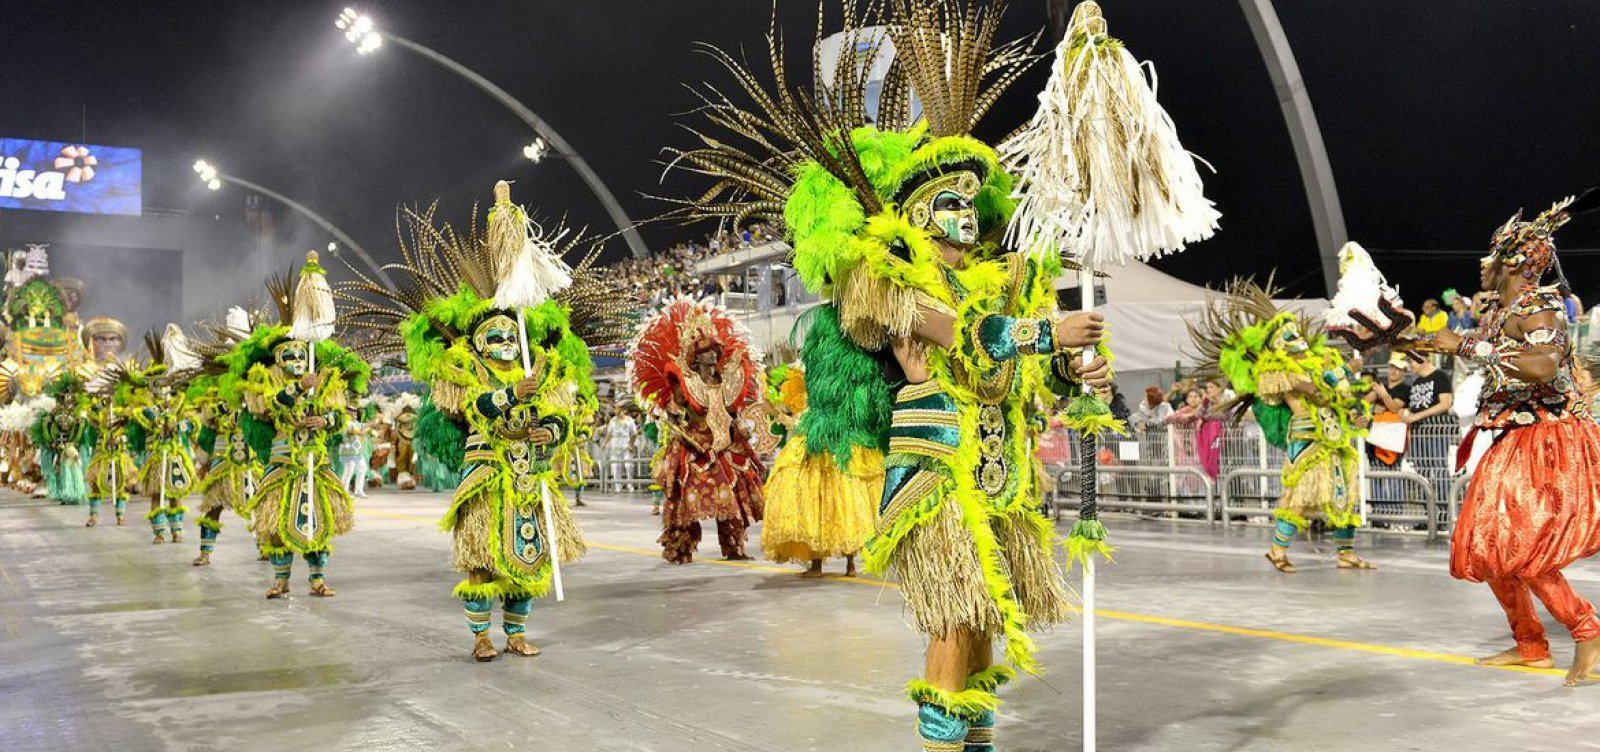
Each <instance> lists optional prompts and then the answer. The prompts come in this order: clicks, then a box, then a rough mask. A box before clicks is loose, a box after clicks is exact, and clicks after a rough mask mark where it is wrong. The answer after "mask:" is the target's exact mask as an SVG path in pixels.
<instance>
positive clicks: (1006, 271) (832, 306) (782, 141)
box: [636, 3, 1108, 752]
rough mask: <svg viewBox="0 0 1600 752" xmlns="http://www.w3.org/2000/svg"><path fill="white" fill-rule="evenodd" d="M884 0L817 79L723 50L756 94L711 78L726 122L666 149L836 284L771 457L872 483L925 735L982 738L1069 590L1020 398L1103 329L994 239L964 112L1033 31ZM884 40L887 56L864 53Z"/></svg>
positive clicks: (981, 100)
mask: <svg viewBox="0 0 1600 752" xmlns="http://www.w3.org/2000/svg"><path fill="white" fill-rule="evenodd" d="M888 6H889V14H888V17H887V18H881V17H877V16H876V15H874V16H873V17H869V18H856V17H854V15H853V14H852V13H850V12H846V14H845V15H846V18H847V27H846V30H845V32H844V34H845V37H844V40H843V46H844V49H854V50H865V58H866V59H867V60H869V61H874V62H873V63H872V64H866V65H856V64H853V63H845V64H842V65H840V66H839V70H814V71H813V75H814V76H815V80H816V81H818V82H828V89H827V91H826V92H825V93H824V94H820V95H819V94H813V93H812V92H809V91H805V92H794V91H789V90H787V89H780V90H779V91H773V92H768V91H764V90H763V89H762V84H761V83H760V82H761V81H762V80H763V79H764V78H765V77H764V76H757V75H755V74H754V73H753V72H751V71H750V70H749V69H747V68H746V67H745V66H744V65H743V64H741V63H739V62H737V61H738V59H739V58H738V57H737V56H733V55H723V56H721V57H722V60H723V62H724V64H725V65H727V66H728V67H729V68H730V69H731V70H732V72H733V74H734V77H735V78H736V79H737V80H738V82H739V83H740V85H741V86H742V87H743V88H744V89H745V90H746V93H747V94H748V95H749V96H750V98H751V99H753V100H754V101H755V102H756V104H755V105H754V106H749V107H746V106H741V105H740V104H737V103H735V102H733V101H731V100H729V99H727V98H725V97H724V96H722V95H721V94H718V93H716V92H715V91H714V90H713V91H710V92H707V93H706V94H705V97H706V99H707V107H705V108H702V111H703V112H706V113H711V119H712V121H713V126H715V127H718V128H728V129H732V130H733V131H734V132H735V133H734V134H733V136H732V137H729V136H725V135H724V134H715V136H714V137H713V135H712V134H710V133H709V132H708V135H707V137H706V138H705V139H704V140H703V141H702V143H701V145H700V146H699V147H698V148H694V149H689V150H685V151H681V152H677V153H676V154H675V157H676V159H677V162H678V163H679V164H681V165H684V166H685V167H686V168H687V169H689V170H691V171H694V172H698V173H701V174H706V175H709V176H711V178H712V179H713V180H715V181H716V183H715V186H714V187H713V188H711V189H710V190H709V191H707V192H706V193H704V194H703V195H701V196H698V197H697V198H695V199H692V200H689V201H686V202H685V203H686V204H687V205H688V209H687V213H688V214H690V215H691V216H702V217H716V218H722V219H726V220H732V221H734V222H744V221H761V220H765V221H776V220H780V219H781V220H782V221H783V222H784V224H785V225H786V227H787V229H788V232H789V234H790V236H791V238H792V241H793V245H794V248H795V269H796V271H797V272H798V273H799V275H800V278H801V280H802V282H804V283H805V285H806V287H807V288H809V289H810V290H812V291H814V292H818V293H820V294H823V295H825V296H827V297H828V298H829V299H830V300H831V302H830V303H829V304H825V305H823V306H820V307H819V308H817V309H815V312H813V313H810V314H808V320H807V321H806V322H805V327H806V335H805V342H804V346H803V348H802V360H803V361H804V363H805V369H806V393H807V409H806V412H805V414H804V415H803V416H802V417H801V418H800V421H799V423H798V425H797V427H796V430H795V432H794V434H793V435H792V436H791V438H790V439H789V447H788V448H787V449H786V450H785V452H784V454H783V455H781V456H780V457H779V460H778V467H776V468H775V469H774V476H775V477H778V474H780V473H789V472H793V470H792V469H791V466H792V465H795V464H798V465H801V466H802V467H803V470H802V471H801V472H802V473H803V474H804V477H809V478H811V479H814V480H809V481H806V482H797V483H794V484H792V485H791V486H790V487H791V488H794V489H795V491H796V492H797V493H804V494H807V495H810V496H813V497H816V498H821V497H823V496H824V495H827V494H844V493H849V494H855V495H857V498H860V496H861V495H866V496H868V497H871V498H876V499H878V500H879V501H878V502H877V508H878V512H877V525H876V530H875V535H874V537H873V538H872V539H871V540H869V541H868V542H867V544H866V548H865V549H864V552H863V565H864V566H865V568H866V569H867V570H868V571H869V572H877V573H893V574H894V575H895V576H896V579H898V581H899V583H900V586H901V592H902V593H903V595H904V596H905V598H906V601H907V604H908V605H909V607H910V610H911V612H912V614H913V615H914V617H915V620H916V623H917V626H918V627H919V629H920V630H921V631H922V632H923V633H924V634H926V635H927V636H928V639H929V644H928V649H927V655H926V662H925V667H924V673H923V677H922V678H919V679H916V680H913V681H912V682H911V683H910V684H909V686H908V691H909V694H910V697H911V699H912V700H913V701H914V702H916V703H917V704H918V722H917V729H918V734H919V737H920V739H921V743H922V748H923V749H925V750H951V751H954V750H969V751H973V752H976V751H978V750H991V749H992V748H993V739H994V724H995V714H994V710H995V707H996V705H997V703H998V700H997V699H996V696H995V692H996V691H997V689H998V687H999V686H1000V685H1001V684H1002V683H1004V682H1006V681H1007V680H1009V679H1010V678H1011V677H1012V676H1013V675H1014V672H1013V669H1012V667H1016V668H1018V669H1021V670H1024V671H1028V672H1033V671H1035V670H1036V669H1037V661H1036V659H1035V658H1034V655H1033V642H1032V639H1031V638H1030V637H1029V636H1028V634H1027V633H1026V630H1029V629H1042V628H1047V627H1049V626H1051V625H1053V624H1059V623H1061V622H1063V621H1064V620H1065V619H1066V618H1067V616H1068V613H1069V608H1068V602H1067V596H1066V592H1065V588H1064V584H1063V582H1062V573H1061V569H1060V566H1059V562H1058V560H1057V558H1056V555H1055V553H1054V545H1053V541H1054V540H1055V536H1054V535H1053V533H1052V531H1051V526H1050V523H1049V521H1048V520H1046V519H1044V518H1043V517H1042V516H1041V515H1040V514H1039V512H1038V508H1039V502H1040V499H1039V495H1038V491H1037V489H1036V488H1035V487H1034V486H1033V483H1032V472H1031V463H1030V460H1029V457H1028V455H1027V446H1028V433H1029V431H1028V428H1027V425H1026V421H1025V406H1029V405H1031V404H1033V401H1034V399H1035V398H1036V397H1040V396H1043V395H1044V394H1046V393H1048V392H1049V391H1055V392H1057V393H1060V394H1077V393H1078V392H1079V390H1080V389H1081V387H1080V384H1081V383H1083V382H1085V381H1087V382H1088V383H1092V384H1102V383H1107V378H1108V367H1107V364H1106V362H1105V358H1104V357H1096V358H1094V359H1092V360H1091V362H1089V363H1085V362H1084V361H1083V360H1082V358H1081V357H1079V356H1078V351H1079V350H1080V349H1081V348H1084V347H1096V346H1098V345H1099V344H1100V340H1101V331H1102V325H1101V323H1100V320H1099V317H1098V316H1097V315H1082V314H1080V315H1072V316H1066V317H1062V316H1060V315H1059V314H1057V313H1056V312H1055V294H1054V285H1053V282H1054V280H1055V278H1056V277H1057V276H1058V275H1059V274H1060V273H1061V271H1062V269H1063V262H1062V261H1061V259H1059V258H1058V257H1057V256H1056V255H1055V254H1052V253H1039V254H1022V253H1016V252H1010V251H1009V250H1008V249H1006V248H1004V247H1002V246H1001V245H1000V242H999V241H1000V239H1001V236H1002V234H1003V232H1004V230H1005V227H1006V222H1007V219H1008V218H1009V216H1010V214H1011V211H1012V208H1013V201H1012V198H1011V197H1010V195H1009V194H1010V192H1011V190H1010V189H1011V186H1012V177H1011V175H1009V174H1008V173H1007V172H1006V171H1005V170H1004V169H1003V168H1002V167H1001V166H1000V165H999V163H998V157H997V155H996V154H995V151H994V150H993V149H992V148H991V147H989V146H988V145H986V144H983V143H982V142H980V141H978V140H976V139H974V138H972V137H971V136H970V135H968V134H969V133H970V131H971V129H972V127H973V126H974V125H975V124H976V123H977V121H978V120H979V118H980V117H981V116H982V115H983V113H984V111H985V109H986V108H987V106H988V104H989V103H991V102H993V101H994V98H995V97H996V96H998V94H999V92H1000V91H1001V90H1002V89H1003V88H1004V85H1006V84H1009V83H1010V82H1011V81H1013V80H1014V79H1015V77H1016V76H1017V75H1019V74H1020V71H1021V69H1022V68H1023V67H1024V66H1026V65H1027V64H1028V62H1030V61H1031V60H1032V59H1033V56H1032V55H1030V54H1027V45H1026V43H1015V44H1010V45H1001V46H1000V47H999V48H995V47H994V46H993V42H994V35H995V33H996V29H997V27H998V24H997V23H996V15H995V14H994V13H993V12H992V11H987V10H980V9H977V8H973V7H970V6H968V5H967V4H966V3H915V4H913V3H891V4H888ZM891 43H892V48H893V49H894V55H895V64H894V65H893V66H880V65H878V64H876V58H877V56H878V54H879V52H881V51H882V50H884V49H885V48H887V47H889V46H890V45H891ZM773 49H774V50H775V51H777V53H778V54H779V55H781V47H774V48H773ZM771 62H772V64H773V67H774V70H775V71H777V72H778V76H777V80H778V81H779V82H780V84H779V85H780V86H787V83H786V82H785V79H784V76H783V75H782V71H783V70H784V67H783V62H782V60H781V57H780V58H778V59H775V60H773V61H771ZM818 62H819V64H820V63H821V61H820V60H819V61H818ZM885 67H886V68H887V70H888V74H887V75H888V77H889V78H888V80H885V81H882V82H878V81H870V80H869V78H870V76H871V75H872V72H873V71H875V70H879V69H880V68H885ZM879 83H881V84H882V85H881V86H879V85H878V84H879ZM912 91H915V92H916V96H917V98H918V99H919V101H920V102H921V106H922V111H921V117H918V118H915V119H914V118H913V117H912V116H911V115H912V112H913V108H912V107H911V96H910V92H912ZM869 92H873V93H881V96H876V97H875V99H876V109H875V110H874V109H873V108H872V107H869V101H870V100H871V99H873V98H874V97H869ZM869 119H870V121H871V123H872V125H868V124H867V122H868V120H869ZM741 137H742V139H741ZM841 144H843V146H842V147H841ZM636 365H637V363H636ZM669 498H670V496H669ZM868 503H871V502H868ZM1001 640H1004V641H1005V656H1006V658H1007V659H1008V661H1009V664H1010V665H1009V666H1008V665H1005V664H998V663H995V662H994V655H993V648H994V646H995V644H996V643H997V642H999V641H1001Z"/></svg>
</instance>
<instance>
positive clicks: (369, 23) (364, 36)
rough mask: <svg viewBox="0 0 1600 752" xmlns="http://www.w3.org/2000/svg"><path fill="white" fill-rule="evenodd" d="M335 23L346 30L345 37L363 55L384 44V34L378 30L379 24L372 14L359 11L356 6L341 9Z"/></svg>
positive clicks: (374, 50) (335, 25)
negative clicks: (375, 21) (374, 20)
mask: <svg viewBox="0 0 1600 752" xmlns="http://www.w3.org/2000/svg"><path fill="white" fill-rule="evenodd" d="M333 25H334V27H336V28H338V29H339V30H340V31H342V32H344V38H345V39H347V40H349V41H350V43H351V44H353V45H355V46H356V52H359V53H361V54H363V55H370V54H372V53H374V52H377V50H378V48H379V47H382V46H383V34H381V33H379V32H378V25H377V24H376V23H374V22H373V20H372V16H368V15H365V14H362V13H357V12H356V9H355V8H345V9H344V10H343V11H340V12H339V19H338V20H337V21H334V22H333Z"/></svg>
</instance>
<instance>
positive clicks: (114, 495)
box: [84, 364, 139, 527]
mask: <svg viewBox="0 0 1600 752" xmlns="http://www.w3.org/2000/svg"><path fill="white" fill-rule="evenodd" d="M108 368H110V369H112V370H113V371H123V370H124V369H126V368H127V366H126V364H118V365H115V366H110V367H108ZM112 383H113V381H112V380H111V379H110V377H109V373H108V375H107V376H106V377H103V378H102V379H99V380H97V382H96V385H97V386H101V387H109V386H110V385H112ZM89 422H90V432H91V433H92V434H93V435H94V453H93V455H91V457H90V459H89V469H88V471H87V473H86V477H87V480H88V484H89V521H88V522H86V523H84V524H85V525H86V526H88V527H94V526H95V525H98V524H99V523H100V504H101V502H102V501H104V500H105V499H107V498H109V499H111V503H112V506H113V508H114V509H115V510H116V514H117V525H118V526H119V527H120V526H121V525H123V524H124V523H125V517H126V514H127V510H128V484H130V483H132V482H133V478H134V476H135V475H136V474H137V473H138V472H139V466H138V465H137V464H136V463H135V462H134V461H133V453H132V452H131V451H129V445H128V421H127V417H126V414H125V412H124V409H123V408H122V407H121V406H119V405H118V404H117V398H116V394H115V392H114V390H112V389H109V388H106V389H105V390H104V391H101V392H100V393H98V394H95V395H94V397H93V399H92V400H91V401H90V402H89Z"/></svg>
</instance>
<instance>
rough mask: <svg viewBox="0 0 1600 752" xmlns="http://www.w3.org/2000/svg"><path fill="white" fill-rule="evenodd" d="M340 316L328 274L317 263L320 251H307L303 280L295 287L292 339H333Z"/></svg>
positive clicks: (312, 340) (307, 340) (302, 273)
mask: <svg viewBox="0 0 1600 752" xmlns="http://www.w3.org/2000/svg"><path fill="white" fill-rule="evenodd" d="M335 316H336V314H335V312H334V307H333V289H332V288H330V287H328V275H327V272H326V271H324V270H323V268H322V265H321V264H319V263H317V252H316V251H306V265H305V266H303V267H301V268H300V281H299V282H297V283H296V284H295V288H294V308H293V321H292V322H291V323H290V325H289V337H290V338H291V339H297V340H300V341H302V342H321V341H323V340H325V339H328V338H329V337H332V336H333V322H334V318H335Z"/></svg>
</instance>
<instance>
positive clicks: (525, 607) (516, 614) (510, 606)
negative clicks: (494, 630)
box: [484, 598, 533, 637]
mask: <svg viewBox="0 0 1600 752" xmlns="http://www.w3.org/2000/svg"><path fill="white" fill-rule="evenodd" d="M500 610H501V614H500V618H501V622H502V623H501V626H502V627H504V628H505V630H506V636H507V637H510V636H511V635H519V634H522V633H523V632H526V631H528V614H529V613H531V612H532V611H533V599H532V598H506V599H505V601H504V602H503V604H502V605H501V607H500ZM484 628H485V629H487V628H488V625H487V624H485V625H484Z"/></svg>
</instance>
